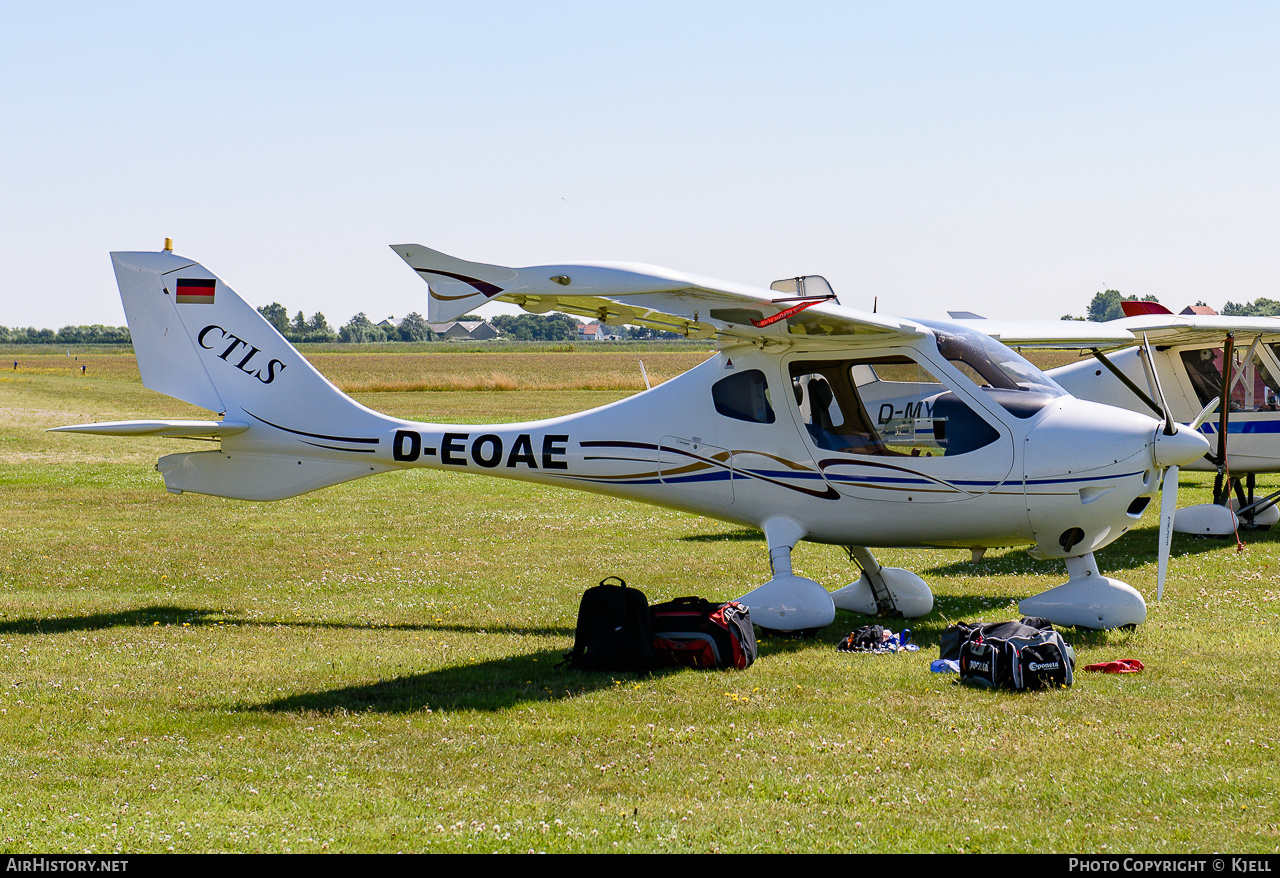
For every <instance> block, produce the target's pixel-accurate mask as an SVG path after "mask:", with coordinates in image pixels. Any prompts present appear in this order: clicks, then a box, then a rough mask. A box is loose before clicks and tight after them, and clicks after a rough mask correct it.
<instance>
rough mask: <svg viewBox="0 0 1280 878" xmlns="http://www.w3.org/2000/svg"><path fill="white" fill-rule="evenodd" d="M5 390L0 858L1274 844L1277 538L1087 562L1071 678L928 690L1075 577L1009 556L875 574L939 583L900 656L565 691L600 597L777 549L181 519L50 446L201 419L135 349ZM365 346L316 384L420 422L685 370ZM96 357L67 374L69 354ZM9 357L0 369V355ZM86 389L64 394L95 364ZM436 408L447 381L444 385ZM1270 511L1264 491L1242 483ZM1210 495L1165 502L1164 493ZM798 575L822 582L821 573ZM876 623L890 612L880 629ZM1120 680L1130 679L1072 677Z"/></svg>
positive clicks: (412, 489)
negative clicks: (946, 642) (1135, 618)
mask: <svg viewBox="0 0 1280 878" xmlns="http://www.w3.org/2000/svg"><path fill="white" fill-rule="evenodd" d="M8 350H9V351H10V352H11V353H10V356H9V359H10V360H12V359H17V360H18V361H19V368H18V369H17V370H13V369H11V368H7V367H9V366H11V365H12V364H11V363H6V368H5V369H0V485H2V486H3V489H2V491H0V504H2V508H0V663H2V667H0V693H2V694H0V719H2V720H3V722H2V723H0V847H2V848H3V849H4V850H5V851H6V852H11V853H12V852H30V851H38V852H116V851H120V852H149V851H157V852H160V851H177V852H203V851H266V852H283V851H293V852H321V851H335V852H338V851H345V852H367V851H429V852H434V851H440V852H460V851H477V852H478V851H504V852H521V851H548V852H610V851H633V852H634V851H642V852H668V851H669V852H710V851H723V852H748V851H765V852H791V851H795V852H810V851H813V852H826V851H835V852H896V851H939V852H951V851H971V852H972V851H976V852H1100V853H1106V852H1112V853H1114V852H1128V851H1141V852H1211V851H1222V852H1274V851H1275V850H1276V849H1277V847H1278V846H1280V826H1278V824H1280V807H1278V806H1277V804H1276V789H1277V768H1276V765H1277V748H1280V740H1278V739H1280V732H1277V707H1278V706H1280V695H1278V694H1277V693H1278V692H1280V686H1277V683H1276V679H1277V669H1278V668H1280V625H1278V624H1277V616H1278V614H1280V604H1278V603H1277V594H1278V589H1277V585H1276V575H1277V566H1278V564H1280V546H1278V545H1277V540H1276V536H1275V533H1274V532H1247V533H1242V534H1241V537H1242V539H1243V541H1244V542H1245V543H1246V545H1245V547H1244V548H1243V550H1242V551H1237V550H1236V549H1235V545H1234V542H1233V541H1221V540H1205V539H1194V538H1189V537H1183V536H1176V537H1175V539H1174V558H1173V561H1172V564H1171V568H1170V574H1169V580H1168V584H1167V586H1166V591H1165V596H1164V599H1163V600H1162V601H1160V602H1156V601H1155V594H1154V592H1155V543H1156V527H1155V512H1154V510H1153V511H1152V512H1149V513H1148V515H1147V518H1146V519H1145V520H1144V521H1143V523H1142V526H1141V527H1139V528H1137V529H1135V530H1134V531H1133V532H1132V533H1130V534H1129V535H1127V536H1126V537H1124V538H1123V539H1121V540H1120V541H1119V542H1117V543H1115V544H1113V545H1112V546H1111V547H1109V548H1107V549H1106V550H1104V551H1103V552H1101V553H1099V556H1098V557H1099V564H1100V566H1101V568H1102V570H1103V572H1105V573H1107V574H1109V575H1112V576H1115V577H1117V578H1120V579H1124V580H1126V581H1128V582H1129V583H1130V584H1132V585H1134V586H1135V587H1136V588H1138V589H1139V590H1140V591H1141V592H1143V594H1144V595H1146V597H1147V600H1148V606H1149V618H1148V622H1147V623H1146V624H1145V625H1143V626H1141V627H1139V628H1138V629H1136V630H1133V631H1114V632H1105V633H1099V632H1084V631H1074V630H1068V631H1066V632H1065V634H1066V637H1067V639H1068V641H1069V642H1070V643H1072V644H1073V645H1074V646H1075V647H1076V649H1077V650H1078V657H1079V662H1078V668H1077V677H1076V685H1075V686H1074V687H1073V688H1071V689H1066V690H1058V691H1052V692H1044V693H1035V694H1010V693H990V692H983V691H976V690H971V689H968V688H965V687H961V686H959V685H957V684H956V683H955V681H954V678H953V677H950V676H943V675H936V674H932V673H930V671H929V663H930V661H931V660H932V659H934V658H936V657H937V643H938V638H939V635H940V634H941V632H942V631H943V630H944V629H945V628H946V626H947V625H948V624H950V623H951V622H954V621H958V620H968V621H977V620H985V621H996V620H1003V619H1009V618H1016V617H1017V615H1018V612H1017V606H1016V604H1017V600H1018V599H1019V598H1021V597H1024V596H1027V595H1030V594H1033V593H1036V592H1038V591H1041V590H1043V589H1045V588H1048V587H1050V586H1052V585H1054V584H1057V583H1058V582H1061V581H1063V580H1065V572H1064V569H1063V567H1062V565H1061V564H1060V563H1050V562H1036V561H1032V560H1031V559H1030V558H1028V557H1027V555H1026V554H1025V552H1022V551H1020V550H1007V551H1000V550H996V551H992V552H990V553H989V554H988V557H987V558H986V559H985V560H984V561H982V562H981V563H978V564H973V563H971V562H970V561H969V553H968V552H967V551H966V552H958V551H931V550H915V551H884V552H878V553H877V557H878V558H879V560H881V561H882V562H883V563H885V564H890V565H896V566H903V567H908V568H910V569H912V570H915V571H916V572H918V573H920V574H921V575H922V576H924V577H925V579H926V580H927V581H929V583H930V584H931V586H932V587H933V589H934V592H935V595H936V608H935V611H934V612H933V613H932V614H931V615H930V616H928V617H926V618H924V619H917V620H911V621H910V622H909V623H907V624H909V625H910V627H911V628H912V630H913V632H914V635H915V639H916V640H917V641H918V642H920V643H921V644H922V645H923V648H922V649H921V651H919V652H916V653H903V654H899V655H896V656H868V655H851V654H844V653H839V652H837V651H836V650H835V648H834V645H835V643H836V642H837V641H838V640H839V639H840V638H841V637H843V636H844V635H845V634H847V633H849V631H850V630H852V629H853V628H855V627H858V626H860V625H863V624H868V623H869V622H871V621H872V620H870V619H867V618H865V617H859V616H853V615H850V614H844V613H842V614H840V615H839V616H838V618H837V621H836V624H835V625H833V626H831V627H830V628H828V629H826V630H824V631H823V632H821V633H820V634H819V635H818V636H817V637H815V638H812V639H785V638H774V639H768V640H765V641H763V642H762V644H761V648H760V658H759V660H758V661H757V662H756V664H755V665H753V666H752V667H751V668H749V669H748V670H746V671H741V672H695V671H678V672H670V673H659V674H656V675H654V676H651V677H648V678H644V679H637V678H635V677H633V676H628V675H610V674H585V673H579V672H572V671H569V670H566V669H565V668H562V667H559V666H558V665H559V662H560V660H561V658H562V656H563V654H564V653H565V651H566V650H568V649H569V647H570V646H571V644H572V640H573V627H574V621H575V618H576V613H577V606H578V600H579V597H580V595H581V593H582V591H583V590H584V589H585V588H587V587H589V586H591V585H594V584H595V583H596V582H598V581H599V580H601V579H602V578H604V577H605V576H610V575H618V576H622V577H623V578H625V579H626V580H627V581H628V582H629V583H631V584H634V585H636V586H638V587H640V588H641V589H643V590H644V591H645V592H646V593H647V595H648V596H649V598H650V600H651V601H654V602H656V601H659V600H666V599H670V598H674V597H677V596H681V595H686V594H698V595H701V596H704V597H707V598H715V599H730V598H733V597H735V596H737V595H740V594H742V593H744V592H745V591H747V590H748V589H750V588H751V587H754V586H755V585H757V584H759V583H760V582H763V581H764V580H765V579H766V578H767V576H768V556H767V554H766V552H765V549H764V543H763V540H762V539H761V537H760V535H759V534H758V533H755V532H753V531H750V530H744V529H740V528H736V527H733V526H729V525H725V524H724V523H721V522H717V521H713V520H709V519H704V518H699V517H696V516H691V515H687V514H684V513H680V512H674V511H669V510H664V509H658V508H654V507H648V506H641V505H638V504H631V503H626V502H623V501H618V500H613V499H608V498H603V497H600V496H596V495H591V494H584V493H574V492H570V491H564V490H557V489H548V488H545V487H539V486H533V485H527V484H522V483H518V482H505V481H501V480H497V479H490V478H481V477H474V476H463V475H458V474H448V473H437V472H426V471H418V472H405V473H395V474H388V475H383V476H378V477H375V478H371V479H365V480H362V481H358V482H354V483H349V484H346V485H341V486H338V487H335V488H331V489H327V490H325V491H320V492H317V493H314V494H309V495H305V496H302V497H298V498H295V499H291V500H286V501H281V502H278V503H267V504H255V503H243V502H237V501H231V500H222V499H217V498H212V497H202V496H197V495H182V496H173V495H170V494H168V493H166V492H165V490H164V486H163V481H162V479H161V477H160V475H159V474H158V473H156V472H155V470H154V464H155V461H156V459H157V458H158V457H159V456H160V455H162V454H166V453H171V452H174V451H182V450H192V449H193V448H195V447H196V446H194V445H193V444H192V443H189V442H181V441H174V440H168V441H166V440H131V441H130V440H120V439H109V438H106V437H93V436H77V435H70V434H58V433H47V432H45V430H47V428H49V427H54V426H60V425H65V424H72V423H81V422H86V421H93V420H115V419H125V418H139V417H208V416H209V413H207V412H203V411H202V410H197V409H194V408H193V407H191V406H188V405H185V404H183V403H180V402H177V401H175V400H171V399H168V398H167V397H163V396H159V395H157V394H155V393H152V392H150V391H147V390H145V389H144V388H142V386H141V384H140V383H139V380H138V374H137V368H136V363H135V362H134V361H133V357H132V355H131V354H129V353H122V352H115V353H112V352H109V351H106V350H101V349H99V350H94V351H77V350H74V349H73V350H71V351H70V352H69V355H68V352H65V351H63V350H59V351H58V352H57V353H56V354H54V353H52V352H38V351H24V350H22V349H8ZM394 350H395V349H394V348H390V349H388V351H373V350H365V351H364V352H362V353H358V354H343V353H334V352H321V353H318V354H317V355H316V356H315V358H314V359H315V362H316V363H317V365H318V366H319V368H321V370H322V371H324V372H325V373H326V374H327V375H328V376H329V377H330V378H331V379H332V380H333V381H334V382H335V383H336V384H338V386H340V387H343V388H344V389H347V390H348V391H349V392H352V393H353V394H354V395H355V396H356V397H357V398H358V399H359V400H360V401H361V402H362V403H364V404H366V405H368V406H371V407H373V408H376V409H379V410H383V411H387V412H389V413H392V414H395V415H399V416H404V417H411V418H416V419H423V420H440V421H448V420H454V421H476V422H497V421H504V420H527V419H530V418H539V417H545V416H551V415H559V414H564V413H567V412H571V411H575V410H578V409H582V408H587V407H591V406H595V405H600V404H603V403H606V402H611V401H613V400H616V399H619V398H622V397H625V396H626V395H628V394H630V393H632V392H635V391H637V390H639V389H641V388H642V387H643V386H644V384H643V378H642V377H641V372H640V366H639V361H640V360H643V361H644V364H645V371H646V372H647V373H648V375H649V376H650V380H653V381H658V380H663V379H666V378H670V377H672V376H674V375H676V374H678V373H679V372H681V371H683V370H684V369H686V368H689V367H690V366H692V365H694V364H696V363H697V362H699V361H700V360H702V359H703V358H705V357H706V356H707V349H706V348H705V347H695V348H689V349H683V350H675V351H652V352H635V351H627V352H625V353H603V354H602V353H594V352H590V351H585V350H583V348H582V346H578V349H577V350H575V351H564V352H544V353H537V352H530V353H511V352H498V353H492V354H490V353H483V352H479V353H477V352H472V353H439V352H435V351H432V352H415V353H405V354H398V353H394V352H391V351H394ZM80 358H83V359H80ZM0 362H5V360H4V359H3V358H0ZM82 363H83V364H84V365H85V366H86V369H85V373H84V374H83V375H81V373H80V370H79V366H80V365H81V364H82ZM445 387H457V388H463V389H459V390H446V389H442V388H445ZM1260 481H1261V484H1262V486H1263V487H1266V488H1268V489H1270V490H1274V489H1275V488H1277V487H1280V485H1277V484H1275V483H1276V482H1277V481H1278V479H1277V478H1276V477H1269V476H1268V477H1263V478H1262V479H1261V480H1260ZM1209 487H1210V479H1209V478H1208V477H1203V476H1196V475H1191V474H1185V475H1184V476H1183V488H1182V503H1183V504H1184V505H1185V504H1188V503H1191V502H1207V500H1208V499H1209V493H1210V492H1209ZM795 565H796V568H797V572H799V573H802V574H803V575H807V576H812V577H814V578H816V579H818V580H820V581H821V582H823V583H824V584H826V585H828V586H829V587H832V588H835V587H838V586H840V585H843V584H845V583H847V582H848V581H850V579H851V578H853V577H854V576H855V574H856V569H855V568H853V567H851V565H850V564H849V562H848V561H847V559H846V557H845V554H844V552H843V551H842V550H841V549H839V548H836V547H830V546H815V545H807V544H806V545H802V546H801V547H799V548H798V549H797V551H796V553H795ZM890 624H891V625H892V626H893V627H894V628H895V629H897V628H899V627H901V625H902V622H901V621H900V620H899V621H895V622H891V623H890ZM1120 658H1137V659H1141V660H1142V661H1143V662H1144V663H1145V665H1146V670H1145V671H1143V672H1142V673H1140V674H1130V675H1104V674H1096V673H1085V672H1083V671H1082V670H1079V668H1082V667H1083V666H1084V665H1085V664H1089V663H1091V662H1101V661H1108V660H1113V659H1120Z"/></svg>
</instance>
